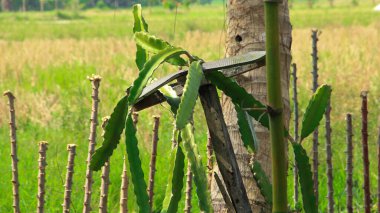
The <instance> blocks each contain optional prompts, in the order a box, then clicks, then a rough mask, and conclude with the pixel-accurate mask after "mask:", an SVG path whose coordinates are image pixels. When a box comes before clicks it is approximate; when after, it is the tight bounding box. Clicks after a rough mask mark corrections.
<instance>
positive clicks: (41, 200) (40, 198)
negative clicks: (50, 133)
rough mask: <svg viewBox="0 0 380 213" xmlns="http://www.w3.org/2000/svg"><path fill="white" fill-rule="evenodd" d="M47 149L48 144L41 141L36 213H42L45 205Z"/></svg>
mask: <svg viewBox="0 0 380 213" xmlns="http://www.w3.org/2000/svg"><path fill="white" fill-rule="evenodd" d="M47 149H48V143H47V142H45V141H41V142H40V143H39V151H38V153H39V155H40V156H39V159H38V193H37V213H43V212H44V205H45V182H46V173H45V168H46V166H47V163H46V150H47Z"/></svg>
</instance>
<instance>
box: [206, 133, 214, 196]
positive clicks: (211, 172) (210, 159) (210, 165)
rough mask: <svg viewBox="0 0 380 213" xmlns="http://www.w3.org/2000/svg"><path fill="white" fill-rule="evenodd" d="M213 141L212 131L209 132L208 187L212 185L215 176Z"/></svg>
mask: <svg viewBox="0 0 380 213" xmlns="http://www.w3.org/2000/svg"><path fill="white" fill-rule="evenodd" d="M212 152H213V150H212V143H211V136H210V132H208V133H207V169H208V187H209V189H210V187H211V180H212V176H213V167H214V166H213V162H212Z"/></svg>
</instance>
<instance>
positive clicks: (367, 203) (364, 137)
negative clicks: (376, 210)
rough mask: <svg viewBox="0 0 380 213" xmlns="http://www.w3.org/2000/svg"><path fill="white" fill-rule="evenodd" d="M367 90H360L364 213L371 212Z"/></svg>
mask: <svg viewBox="0 0 380 213" xmlns="http://www.w3.org/2000/svg"><path fill="white" fill-rule="evenodd" d="M367 95H368V92H367V91H363V92H361V94H360V96H361V98H362V109H361V110H362V148H363V164H364V165H363V168H364V186H363V188H364V209H365V213H370V212H371V191H370V179H369V159H368V106H367Z"/></svg>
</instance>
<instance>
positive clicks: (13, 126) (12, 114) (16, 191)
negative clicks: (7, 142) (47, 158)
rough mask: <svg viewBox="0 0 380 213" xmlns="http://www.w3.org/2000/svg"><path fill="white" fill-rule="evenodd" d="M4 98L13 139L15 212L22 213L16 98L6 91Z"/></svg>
mask: <svg viewBox="0 0 380 213" xmlns="http://www.w3.org/2000/svg"><path fill="white" fill-rule="evenodd" d="M4 96H7V97H8V101H9V103H8V105H9V127H10V139H11V159H12V187H13V205H12V206H13V210H14V212H15V213H19V212H20V193H19V186H20V183H19V181H18V158H17V135H16V130H17V127H16V110H15V106H14V101H15V99H16V98H15V96H14V95H13V94H12V92H10V91H5V92H4Z"/></svg>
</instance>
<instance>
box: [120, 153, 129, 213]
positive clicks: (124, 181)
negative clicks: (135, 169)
mask: <svg viewBox="0 0 380 213" xmlns="http://www.w3.org/2000/svg"><path fill="white" fill-rule="evenodd" d="M128 184H129V181H128V175H127V165H126V163H125V156H124V159H123V173H122V175H121V189H120V213H127V212H128Z"/></svg>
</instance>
